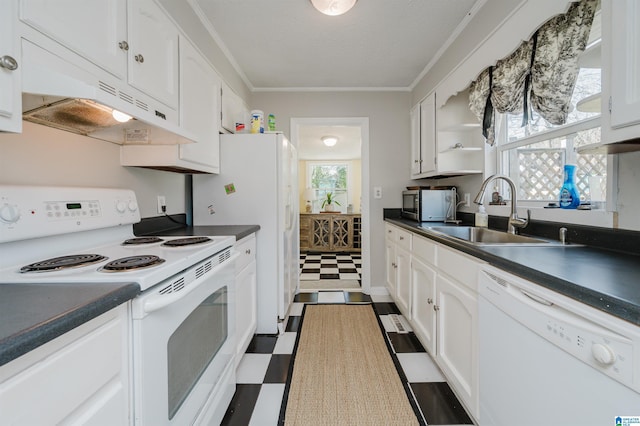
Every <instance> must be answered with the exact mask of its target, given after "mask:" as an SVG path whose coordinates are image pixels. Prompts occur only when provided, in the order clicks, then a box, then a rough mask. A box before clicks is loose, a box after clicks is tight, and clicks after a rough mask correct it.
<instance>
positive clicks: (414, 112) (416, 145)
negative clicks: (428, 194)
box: [409, 104, 420, 178]
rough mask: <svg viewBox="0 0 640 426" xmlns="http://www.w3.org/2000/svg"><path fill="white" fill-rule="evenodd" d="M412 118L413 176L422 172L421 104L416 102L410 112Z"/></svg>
mask: <svg viewBox="0 0 640 426" xmlns="http://www.w3.org/2000/svg"><path fill="white" fill-rule="evenodd" d="M409 118H410V120H411V177H412V178H415V177H417V176H418V175H419V174H420V104H416V105H415V106H414V107H413V108H411V111H410V112H409Z"/></svg>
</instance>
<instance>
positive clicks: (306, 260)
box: [304, 259, 320, 263]
mask: <svg viewBox="0 0 640 426" xmlns="http://www.w3.org/2000/svg"><path fill="white" fill-rule="evenodd" d="M304 263H320V259H305V260H304Z"/></svg>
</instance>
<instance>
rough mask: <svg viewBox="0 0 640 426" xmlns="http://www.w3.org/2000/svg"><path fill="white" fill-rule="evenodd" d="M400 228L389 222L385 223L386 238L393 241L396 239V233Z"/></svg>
mask: <svg viewBox="0 0 640 426" xmlns="http://www.w3.org/2000/svg"><path fill="white" fill-rule="evenodd" d="M397 230H398V228H396V227H395V226H393V225H389V224H388V223H387V224H385V225H384V235H385V238H386V239H387V240H389V241H391V242H395V241H396V233H397Z"/></svg>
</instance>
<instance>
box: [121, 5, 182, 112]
mask: <svg viewBox="0 0 640 426" xmlns="http://www.w3.org/2000/svg"><path fill="white" fill-rule="evenodd" d="M129 5H130V6H129V73H128V75H129V84H131V85H132V86H134V87H136V88H137V89H140V90H141V91H142V92H144V93H146V94H147V95H149V96H151V97H153V98H155V99H157V100H158V101H160V102H162V103H164V104H165V105H167V106H169V107H171V108H173V109H174V110H177V109H178V61H179V58H178V29H177V28H176V27H175V25H174V24H173V22H171V21H170V20H169V18H168V17H167V15H166V14H165V12H164V11H163V10H162V9H161V8H160V6H158V5H157V4H156V3H155V2H154V1H153V0H130V1H129Z"/></svg>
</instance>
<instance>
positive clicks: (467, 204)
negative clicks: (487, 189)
mask: <svg viewBox="0 0 640 426" xmlns="http://www.w3.org/2000/svg"><path fill="white" fill-rule="evenodd" d="M464 206H465V207H471V194H469V193H468V192H465V193H464Z"/></svg>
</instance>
